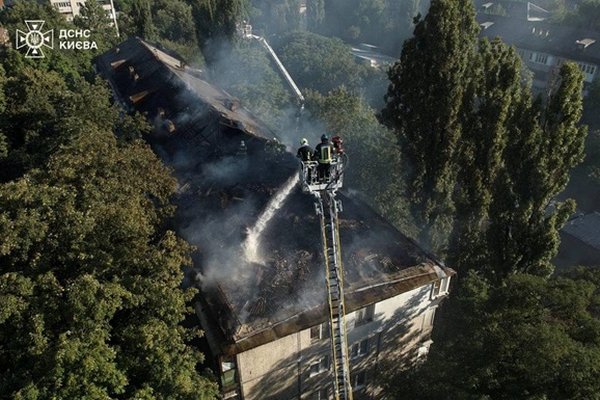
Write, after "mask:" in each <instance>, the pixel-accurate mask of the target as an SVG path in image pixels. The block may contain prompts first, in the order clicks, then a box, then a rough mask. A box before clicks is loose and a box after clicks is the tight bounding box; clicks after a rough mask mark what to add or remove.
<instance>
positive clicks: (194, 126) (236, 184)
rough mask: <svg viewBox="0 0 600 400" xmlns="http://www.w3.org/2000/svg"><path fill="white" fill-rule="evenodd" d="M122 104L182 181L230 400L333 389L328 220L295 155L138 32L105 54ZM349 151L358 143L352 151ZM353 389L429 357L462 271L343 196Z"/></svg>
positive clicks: (367, 391)
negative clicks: (323, 223)
mask: <svg viewBox="0 0 600 400" xmlns="http://www.w3.org/2000/svg"><path fill="white" fill-rule="evenodd" d="M95 65H96V69H97V71H98V73H99V74H101V75H102V76H103V77H104V78H106V79H107V81H108V82H109V84H110V85H111V87H112V89H113V92H114V96H115V98H116V100H117V101H119V102H120V103H121V104H122V105H123V106H124V107H125V108H127V109H129V110H137V111H139V112H142V113H144V114H145V115H147V117H148V119H149V120H150V121H152V122H153V123H154V127H155V129H154V133H153V135H152V137H151V138H149V141H150V143H151V144H152V146H153V148H154V149H155V151H156V152H157V153H158V154H159V155H160V156H161V158H162V159H163V160H164V162H165V163H166V164H168V165H169V166H171V167H172V169H173V173H174V175H175V176H176V177H177V180H178V183H179V190H178V197H177V200H176V202H177V205H178V211H177V214H176V218H175V226H176V229H177V230H178V233H179V234H180V235H181V236H183V237H184V238H185V239H186V240H188V241H189V242H190V243H192V244H193V245H195V246H196V247H197V251H196V252H195V253H194V256H193V258H194V267H193V268H192V269H190V270H189V271H187V274H186V282H187V283H188V284H195V285H197V286H198V287H199V288H200V294H199V296H198V299H197V303H196V312H197V315H198V317H199V320H200V323H201V326H202V329H203V330H204V332H205V336H206V339H207V342H208V346H209V348H210V351H208V353H209V354H208V356H209V357H210V358H211V359H212V360H213V361H214V363H215V368H216V369H217V370H218V371H217V372H218V373H219V375H220V378H221V385H222V388H223V393H224V398H226V399H292V398H298V399H326V398H329V396H330V395H331V385H332V381H333V379H332V377H331V372H330V361H331V358H330V355H329V354H330V347H329V341H328V340H327V335H328V332H329V330H328V312H327V301H326V293H325V271H324V268H323V260H322V251H323V249H322V247H321V241H320V228H319V222H318V218H317V215H316V214H315V210H314V202H313V199H312V197H311V196H309V195H307V194H304V193H303V192H302V191H301V190H300V188H299V185H297V181H298V178H297V176H298V166H299V165H298V161H297V160H296V158H295V157H294V156H293V155H292V154H290V153H289V152H287V151H285V149H284V148H282V146H281V145H280V144H279V142H277V141H275V140H273V138H274V137H275V136H276V135H275V133H274V132H272V131H271V130H270V129H269V128H268V127H267V126H265V125H264V124H263V123H262V122H261V121H260V120H258V119H257V118H255V117H254V116H253V115H252V114H251V113H250V112H248V111H247V110H246V109H245V108H243V107H242V106H241V104H240V103H239V101H238V100H236V99H235V98H233V97H232V96H230V95H229V94H228V93H226V92H225V91H223V90H221V89H219V88H216V87H214V86H212V85H211V84H209V83H208V82H207V80H206V77H205V74H204V73H203V72H202V71H200V70H197V69H193V68H190V67H188V66H186V65H185V63H184V62H182V61H181V60H180V59H179V57H177V56H176V55H175V54H172V53H170V52H168V51H167V50H165V49H161V48H159V47H157V46H154V45H151V44H149V43H147V42H145V41H143V40H140V39H137V38H130V39H128V40H127V41H125V42H123V43H121V44H120V45H118V47H115V48H113V49H112V50H110V51H108V52H106V53H104V54H103V55H101V56H99V57H98V58H97V59H96V62H95ZM349 151H350V154H351V149H350V150H349ZM340 198H341V200H342V202H343V212H342V213H341V215H340V236H341V243H342V245H341V247H342V259H343V260H344V263H345V274H344V285H345V293H346V311H347V320H346V321H347V328H348V347H349V357H350V358H351V360H350V365H351V380H352V386H353V388H354V389H355V397H356V398H360V397H365V398H369V397H374V396H377V390H378V389H377V387H376V385H375V383H374V380H375V378H376V375H377V372H378V365H379V363H380V362H382V361H383V360H396V359H397V360H399V361H400V360H403V361H405V362H409V361H411V360H414V359H416V358H418V357H421V356H423V355H425V354H426V353H427V351H428V348H429V345H430V343H431V340H430V333H431V328H432V324H433V320H434V315H435V309H436V307H437V306H438V304H439V302H440V301H441V299H443V297H444V296H445V295H446V294H447V293H448V289H449V281H450V278H451V276H452V275H453V274H454V272H453V271H452V270H451V269H449V268H446V267H444V266H443V265H442V264H441V263H440V262H438V261H437V260H436V259H435V258H434V257H433V256H431V255H429V254H427V253H426V252H425V251H424V250H422V249H421V248H420V247H419V246H418V245H417V244H416V243H415V242H414V241H412V240H410V239H409V238H407V237H406V236H405V235H403V234H402V233H400V232H399V231H397V230H396V229H395V228H394V227H393V226H391V225H390V224H389V223H388V222H387V221H385V220H384V219H383V218H382V217H381V216H379V215H378V214H376V213H375V212H374V211H373V210H372V209H370V208H369V207H368V206H367V205H365V204H364V203H362V202H361V201H359V200H357V199H355V198H353V197H350V196H346V195H343V194H342V195H341V196H340Z"/></svg>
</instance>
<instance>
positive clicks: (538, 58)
mask: <svg viewBox="0 0 600 400" xmlns="http://www.w3.org/2000/svg"><path fill="white" fill-rule="evenodd" d="M534 61H535V62H536V63H538V64H546V62H548V55H547V54H543V53H536V55H535V60H534Z"/></svg>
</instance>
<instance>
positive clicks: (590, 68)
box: [517, 48, 600, 90]
mask: <svg viewBox="0 0 600 400" xmlns="http://www.w3.org/2000/svg"><path fill="white" fill-rule="evenodd" d="M517 52H518V53H519V55H520V56H521V60H523V62H524V63H525V65H527V67H528V68H529V69H530V70H531V71H532V72H533V73H534V74H535V76H534V80H533V86H534V87H535V88H536V89H538V90H541V89H545V88H547V87H548V84H549V82H550V81H551V80H552V79H553V74H557V73H558V69H559V68H560V67H561V66H562V65H563V64H564V63H565V62H567V61H572V62H574V63H576V64H577V65H579V68H580V69H581V72H583V79H584V82H585V83H586V84H590V83H592V81H593V80H594V79H595V78H596V77H597V76H598V74H599V73H600V71H599V70H598V65H597V64H593V63H588V62H581V61H577V60H569V59H566V58H563V57H559V56H555V55H552V54H549V53H544V52H540V51H535V50H529V49H525V48H517Z"/></svg>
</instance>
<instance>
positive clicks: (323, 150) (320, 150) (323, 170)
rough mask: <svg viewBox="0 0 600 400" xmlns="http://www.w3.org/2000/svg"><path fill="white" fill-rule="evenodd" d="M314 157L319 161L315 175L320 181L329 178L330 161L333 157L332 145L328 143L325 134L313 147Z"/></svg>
mask: <svg viewBox="0 0 600 400" xmlns="http://www.w3.org/2000/svg"><path fill="white" fill-rule="evenodd" d="M314 157H315V159H316V160H317V161H318V162H319V166H318V167H317V175H318V177H319V180H320V181H324V180H327V179H329V176H330V172H331V171H330V170H331V161H332V157H333V146H331V143H329V138H328V137H327V136H326V135H323V136H321V143H319V144H318V145H317V147H316V148H315V154H314Z"/></svg>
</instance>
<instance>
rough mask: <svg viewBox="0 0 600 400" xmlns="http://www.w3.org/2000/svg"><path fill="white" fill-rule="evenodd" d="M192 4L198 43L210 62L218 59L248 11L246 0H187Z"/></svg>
mask: <svg viewBox="0 0 600 400" xmlns="http://www.w3.org/2000/svg"><path fill="white" fill-rule="evenodd" d="M186 1H187V2H188V4H190V5H191V6H192V14H193V16H194V22H195V23H196V33H197V34H198V43H200V45H201V46H202V48H203V51H204V56H205V58H206V60H207V61H208V62H209V63H212V62H214V61H216V60H218V57H219V56H220V51H222V50H223V49H222V46H224V45H225V42H227V41H231V39H233V38H234V36H235V33H236V24H237V23H238V22H240V21H241V19H242V15H243V14H244V13H245V12H246V8H247V5H246V0H186Z"/></svg>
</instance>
